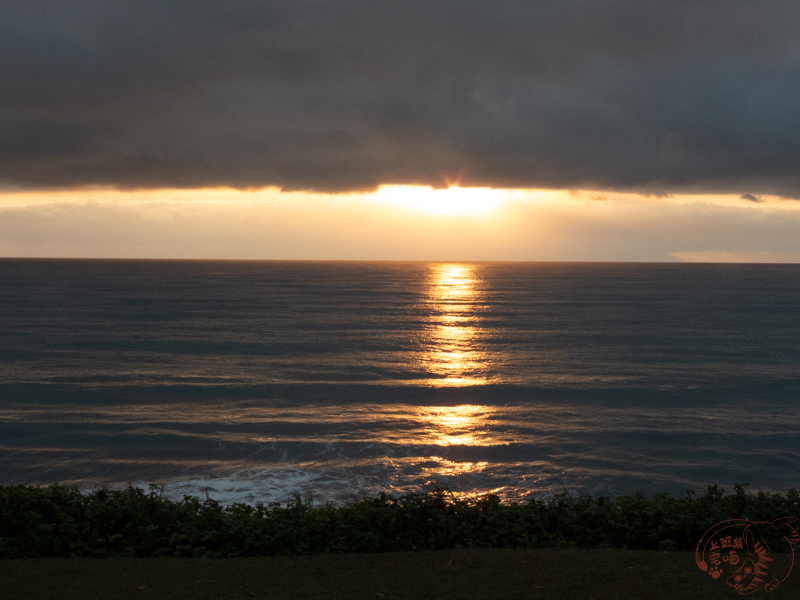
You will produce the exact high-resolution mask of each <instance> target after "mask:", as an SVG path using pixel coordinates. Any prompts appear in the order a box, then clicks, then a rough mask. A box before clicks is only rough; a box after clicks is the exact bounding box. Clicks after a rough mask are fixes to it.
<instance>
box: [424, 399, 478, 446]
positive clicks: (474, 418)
mask: <svg viewBox="0 0 800 600" xmlns="http://www.w3.org/2000/svg"><path fill="white" fill-rule="evenodd" d="M488 410H489V409H488V407H485V406H474V405H471V404H464V405H461V406H428V407H424V408H420V409H419V416H420V418H421V420H422V421H423V422H424V423H425V429H426V433H427V434H428V436H429V439H430V440H431V441H432V442H433V443H434V444H436V445H439V446H484V445H489V444H491V443H492V440H491V439H488V438H490V436H489V434H488V432H486V431H485V430H484V427H483V424H484V420H485V418H486V413H487V411H488Z"/></svg>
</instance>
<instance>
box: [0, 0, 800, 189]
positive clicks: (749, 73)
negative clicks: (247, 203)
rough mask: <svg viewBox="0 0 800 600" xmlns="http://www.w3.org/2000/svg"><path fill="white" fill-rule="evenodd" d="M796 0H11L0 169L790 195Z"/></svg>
mask: <svg viewBox="0 0 800 600" xmlns="http://www.w3.org/2000/svg"><path fill="white" fill-rule="evenodd" d="M798 23H800V3H798V2H796V1H794V0H792V1H779V0H776V1H773V2H766V1H759V0H746V1H745V0H686V1H682V0H664V1H652V0H616V1H598V0H540V1H537V2H531V1H530V0H526V1H524V2H523V1H519V2H517V1H503V0H493V1H483V2H475V1H469V0H437V1H435V2H433V1H430V0H420V1H411V0H394V1H391V2H388V1H381V0H363V1H341V2H318V1H302V0H291V1H286V2H267V1H261V2H256V1H240V2H235V1H231V2H228V1H226V2H222V1H208V0H205V1H201V0H192V1H172V2H163V1H151V2H148V1H144V0H140V1H137V2H131V3H128V2H119V1H113V2H101V1H94V2H90V1H78V0H58V1H53V2H45V1H36V0H25V1H17V0H4V1H3V3H2V5H0V185H5V186H9V185H23V186H30V187H48V186H71V185H82V184H112V185H116V186H119V187H123V188H135V187H199V186H218V185H226V186H233V187H239V188H248V187H263V186H270V185H276V186H281V187H283V188H285V189H313V190H320V191H342V190H360V189H370V188H373V187H375V186H377V185H379V184H382V183H416V184H429V185H434V186H442V185H445V184H446V183H447V182H451V181H456V180H458V181H460V182H461V184H462V185H480V186H496V187H548V188H552V187H555V188H564V189H579V188H603V189H618V190H634V191H642V192H648V193H669V192H679V191H719V192H733V193H739V194H741V193H748V194H750V193H753V194H769V193H773V194H780V195H784V196H793V197H797V196H800V175H799V174H798V164H800V135H798V134H797V132H798V131H800V101H798V98H800V50H798V48H800V34H798V31H800V30H799V29H798V26H797V25H798Z"/></svg>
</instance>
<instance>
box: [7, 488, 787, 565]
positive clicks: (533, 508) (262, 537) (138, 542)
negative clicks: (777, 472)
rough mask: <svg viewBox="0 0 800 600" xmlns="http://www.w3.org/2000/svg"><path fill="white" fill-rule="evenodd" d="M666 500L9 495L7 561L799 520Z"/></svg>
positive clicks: (533, 541) (280, 551)
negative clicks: (226, 502) (268, 500)
mask: <svg viewBox="0 0 800 600" xmlns="http://www.w3.org/2000/svg"><path fill="white" fill-rule="evenodd" d="M723 491H724V490H721V489H718V488H717V487H716V486H713V487H709V489H708V491H707V492H706V493H705V494H704V495H702V496H697V497H693V496H692V495H690V494H689V493H687V496H686V497H683V498H674V497H671V496H669V495H667V494H658V495H656V496H655V497H654V498H653V499H647V498H646V497H645V496H644V494H641V493H640V494H637V495H636V496H629V497H618V498H617V499H616V500H611V499H609V498H608V497H599V498H592V497H589V496H582V497H578V498H575V499H572V498H570V497H568V496H567V495H560V496H557V497H555V498H554V499H552V500H549V501H532V502H528V503H524V504H503V503H501V501H500V499H499V498H498V497H497V496H493V495H488V496H484V497H482V498H480V499H476V500H459V499H456V498H454V497H453V496H452V495H451V494H450V493H449V492H447V491H446V490H437V491H436V492H433V493H430V494H411V495H406V496H401V497H396V498H395V497H392V496H387V495H385V494H380V495H379V496H377V497H375V498H365V499H363V500H361V501H358V502H354V503H352V504H348V505H345V506H341V507H333V506H327V505H326V506H313V505H312V504H311V503H310V502H303V501H302V500H301V498H300V496H299V495H296V496H295V497H294V501H293V502H290V503H288V504H287V505H279V504H275V503H273V504H269V505H263V504H258V505H256V506H250V505H245V504H234V505H232V506H227V507H223V506H221V505H220V504H219V503H217V502H215V501H214V500H210V499H207V500H204V501H201V500H200V499H198V498H194V497H190V496H185V497H184V499H183V500H182V501H177V502H176V501H172V500H169V499H167V498H165V497H163V496H162V494H161V493H160V491H159V489H158V488H157V487H156V486H151V488H150V490H149V492H145V491H142V490H140V489H138V488H128V489H127V490H119V491H113V490H97V491H94V492H92V493H90V494H83V493H81V492H79V491H78V490H74V489H70V488H67V487H63V486H59V485H53V486H49V487H25V486H16V487H0V557H2V558H30V557H67V556H80V557H134V556H138V557H157V556H194V557H240V556H275V555H305V554H324V553H351V552H396V551H409V550H442V549H451V548H554V547H568V548H625V549H635V550H689V549H693V548H694V547H695V545H696V544H697V542H698V539H699V538H700V536H702V534H703V533H704V532H705V531H706V530H707V529H708V528H709V527H711V526H712V525H714V524H715V523H717V522H719V521H722V520H725V519H733V518H744V519H750V520H754V521H771V520H773V519H776V518H779V517H784V516H794V515H797V514H798V513H799V512H800V495H798V493H797V491H796V490H794V489H793V490H790V491H789V492H788V493H787V494H786V495H785V496H784V495H781V494H768V493H764V492H759V493H758V494H752V493H750V492H748V490H747V489H746V484H743V485H737V486H735V491H734V493H733V494H729V495H725V494H724V493H723Z"/></svg>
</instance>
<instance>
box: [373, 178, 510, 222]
mask: <svg viewBox="0 0 800 600" xmlns="http://www.w3.org/2000/svg"><path fill="white" fill-rule="evenodd" d="M511 196H512V193H511V192H509V190H494V189H491V188H460V187H456V186H452V187H449V188H447V189H446V190H435V189H433V188H430V187H420V186H410V185H385V186H381V188H380V189H378V191H376V192H375V193H374V194H372V195H370V197H369V199H370V200H372V201H373V202H378V203H381V204H389V205H392V206H399V207H401V208H406V209H408V210H413V211H416V212H421V213H425V214H429V215H438V216H473V217H478V216H485V215H488V214H490V213H492V212H494V211H495V210H497V209H498V208H499V207H500V206H501V205H502V204H503V203H504V202H506V201H507V200H509V199H510V197H511Z"/></svg>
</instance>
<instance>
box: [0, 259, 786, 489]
mask: <svg viewBox="0 0 800 600" xmlns="http://www.w3.org/2000/svg"><path fill="white" fill-rule="evenodd" d="M798 309H800V268H799V267H797V266H793V265H672V264H540V263H477V264H462V263H367V262H363V263H325V262H233V261H230V262H229V261H34V260H3V261H0V484H17V483H22V484H48V483H52V482H55V481H59V482H61V483H66V484H72V485H78V486H81V487H84V488H91V487H93V486H97V485H102V484H109V485H126V484H128V483H133V484H137V485H145V484H147V483H150V482H154V483H159V484H162V485H165V486H166V489H167V492H168V493H170V494H172V495H174V496H180V495H181V494H184V493H190V494H198V495H203V494H205V493H206V492H208V493H209V495H210V496H211V497H213V498H215V499H218V500H221V501H224V502H231V501H249V502H255V501H263V502H266V501H273V500H277V501H285V500H286V499H287V498H288V497H290V495H291V494H292V493H293V492H295V491H297V492H300V493H302V494H312V495H313V497H314V498H315V500H318V501H327V500H330V501H333V502H342V501H347V500H351V499H353V498H355V497H358V496H359V495H362V494H373V493H376V492H377V491H380V490H388V491H392V492H409V491H419V490H429V489H433V488H434V487H436V486H446V487H449V488H450V489H452V490H453V491H454V492H456V493H457V494H460V495H465V496H469V495H475V494H480V493H486V492H488V491H494V492H495V493H498V494H500V495H501V496H502V497H503V498H505V499H508V500H522V499H525V498H530V497H538V498H541V497H547V496H549V495H552V494H553V493H554V492H558V491H560V490H561V485H562V484H563V485H564V486H566V487H567V488H568V489H569V490H570V491H571V492H585V493H593V494H605V495H612V496H615V495H621V494H630V493H633V492H635V491H637V490H641V491H644V492H646V493H654V492H659V491H667V492H670V493H673V494H681V493H684V492H685V489H686V488H692V489H695V490H697V491H698V492H702V491H703V490H704V489H705V487H706V485H709V484H720V485H722V486H723V487H727V488H729V487H731V486H732V484H733V483H736V482H749V483H750V484H751V487H752V488H755V489H763V490H768V491H780V492H785V491H787V490H788V489H789V488H791V487H800V485H798V484H799V483H800V482H798V473H800V469H798V464H799V463H798V458H800V452H799V451H798V447H800V446H798V443H797V442H798V439H800V438H798V433H800V319H798V316H797V315H798V314H800V310H798Z"/></svg>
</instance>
